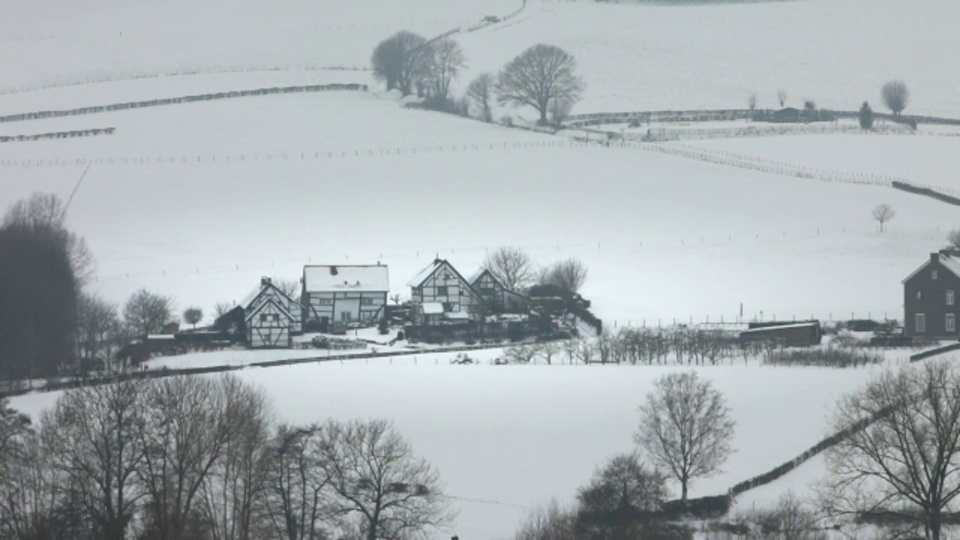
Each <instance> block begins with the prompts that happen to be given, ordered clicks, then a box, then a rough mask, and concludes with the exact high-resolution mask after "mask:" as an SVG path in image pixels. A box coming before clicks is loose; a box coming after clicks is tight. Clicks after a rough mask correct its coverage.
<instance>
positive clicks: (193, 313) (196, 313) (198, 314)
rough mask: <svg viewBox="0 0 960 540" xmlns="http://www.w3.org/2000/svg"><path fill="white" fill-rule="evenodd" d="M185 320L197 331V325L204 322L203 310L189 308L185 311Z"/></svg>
mask: <svg viewBox="0 0 960 540" xmlns="http://www.w3.org/2000/svg"><path fill="white" fill-rule="evenodd" d="M183 320H184V321H185V322H186V323H187V324H189V325H191V326H192V327H193V328H194V330H196V328H197V323H198V322H200V321H201V320H203V310H202V309H200V308H198V307H191V308H187V309H185V310H184V311H183Z"/></svg>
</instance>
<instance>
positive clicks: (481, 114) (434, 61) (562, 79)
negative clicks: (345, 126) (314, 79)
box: [370, 30, 585, 125]
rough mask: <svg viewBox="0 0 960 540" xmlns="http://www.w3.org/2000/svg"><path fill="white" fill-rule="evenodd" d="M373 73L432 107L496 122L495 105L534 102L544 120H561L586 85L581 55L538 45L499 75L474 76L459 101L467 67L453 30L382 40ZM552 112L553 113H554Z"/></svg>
mask: <svg viewBox="0 0 960 540" xmlns="http://www.w3.org/2000/svg"><path fill="white" fill-rule="evenodd" d="M370 62H371V65H372V68H373V75H374V77H375V78H376V79H377V80H378V81H381V82H383V83H384V84H385V85H386V87H387V90H388V91H389V90H394V89H396V90H399V91H400V93H401V94H402V95H404V96H408V95H411V94H413V93H416V94H417V96H418V97H420V98H424V104H425V105H426V106H427V107H430V108H433V109H437V110H444V111H447V112H456V113H459V114H463V115H469V114H470V113H471V109H473V112H474V115H475V116H476V117H478V118H480V119H482V120H484V121H486V122H491V121H493V112H492V108H491V107H492V105H493V103H494V101H496V102H497V103H499V104H500V105H509V106H515V107H526V106H529V107H532V108H534V109H535V110H536V111H537V113H538V114H539V119H538V124H540V125H546V124H548V123H550V122H551V121H552V122H553V123H555V124H556V123H560V122H561V121H562V120H563V118H564V117H566V115H567V114H568V113H569V112H570V109H571V108H572V107H573V105H574V104H575V103H576V102H577V101H579V99H580V97H581V96H582V94H583V91H584V89H585V85H584V83H583V80H582V79H581V78H580V77H578V76H577V75H576V74H575V71H576V66H577V63H576V60H575V59H574V57H573V56H572V55H570V54H569V53H568V52H566V51H564V50H563V49H561V48H560V47H557V46H554V45H547V44H542V43H541V44H537V45H534V46H532V47H530V48H528V49H527V50H525V51H523V52H522V53H520V55H518V56H517V57H516V58H514V59H513V60H511V61H510V62H509V63H508V64H507V65H506V66H504V68H503V69H502V70H501V71H500V72H499V73H497V74H496V75H494V74H492V73H482V74H480V75H478V76H477V77H476V78H475V79H473V80H472V81H471V82H470V84H469V86H468V87H467V91H466V94H465V95H464V96H463V97H462V98H460V99H459V100H456V101H455V100H454V99H452V98H451V97H450V85H451V83H452V82H453V81H454V80H455V79H456V78H457V76H458V75H459V73H460V71H461V70H462V69H464V68H465V67H467V58H466V55H465V54H464V53H463V49H462V48H461V47H460V45H459V44H458V43H457V42H456V41H455V40H453V39H452V38H451V37H449V35H445V36H441V37H438V38H436V39H432V40H428V39H426V38H424V37H423V36H421V35H418V34H415V33H413V32H409V31H406V30H404V31H401V32H398V33H396V34H394V35H393V36H391V37H389V38H387V39H385V40H383V41H381V42H380V43H379V44H378V45H377V46H376V47H375V48H374V50H373V54H372V56H371V59H370ZM548 115H549V118H548Z"/></svg>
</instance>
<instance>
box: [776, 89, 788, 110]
mask: <svg viewBox="0 0 960 540" xmlns="http://www.w3.org/2000/svg"><path fill="white" fill-rule="evenodd" d="M777 101H779V102H780V108H781V109H782V108H783V106H784V104H786V103H787V91H786V89H784V88H781V89H780V90H778V91H777Z"/></svg>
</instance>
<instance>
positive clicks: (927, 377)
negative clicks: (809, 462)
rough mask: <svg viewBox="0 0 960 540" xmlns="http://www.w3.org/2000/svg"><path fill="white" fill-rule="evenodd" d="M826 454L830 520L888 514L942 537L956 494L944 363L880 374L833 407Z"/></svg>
mask: <svg viewBox="0 0 960 540" xmlns="http://www.w3.org/2000/svg"><path fill="white" fill-rule="evenodd" d="M833 428H834V429H835V430H836V431H837V432H842V433H844V434H845V435H846V436H845V437H843V438H841V439H840V442H839V443H838V444H837V445H836V446H834V447H833V448H831V449H830V450H828V451H827V454H826V459H827V466H828V470H829V471H830V476H829V478H828V479H827V481H826V483H825V484H824V486H822V488H823V489H822V495H823V496H824V502H825V506H826V508H827V509H828V510H829V511H830V512H831V513H833V514H858V513H861V512H890V513H893V514H895V515H898V516H900V517H901V518H902V519H905V520H907V521H910V522H913V523H914V524H916V525H917V526H918V527H922V528H923V529H924V533H925V538H927V539H933V540H938V539H939V538H941V534H942V529H943V525H944V514H945V512H947V511H948V510H949V509H950V508H952V504H953V503H954V501H955V500H956V499H957V496H958V495H960V445H958V444H957V441H958V440H960V373H958V371H957V369H956V368H955V367H954V366H952V365H950V364H949V363H948V362H946V361H944V362H930V363H925V364H924V365H922V366H920V367H918V368H916V369H904V370H901V371H898V372H887V373H885V374H883V375H882V376H880V377H877V378H876V379H874V380H873V381H871V382H870V383H869V384H868V385H867V387H866V388H864V389H863V390H861V391H859V392H857V393H855V394H852V395H849V396H846V397H844V398H842V399H841V400H840V402H839V403H838V404H837V407H836V411H835V412H834V418H833Z"/></svg>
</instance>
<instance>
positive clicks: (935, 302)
mask: <svg viewBox="0 0 960 540" xmlns="http://www.w3.org/2000/svg"><path fill="white" fill-rule="evenodd" d="M958 292H960V252H957V251H950V250H943V251H939V252H937V253H931V254H930V259H929V260H928V261H927V262H926V263H924V265H923V266H921V267H920V268H918V269H917V270H916V271H914V272H913V273H912V274H910V275H909V276H907V278H906V279H904V280H903V329H904V333H905V334H906V335H908V336H913V337H929V338H935V339H957V338H958V337H960V332H958V330H957V315H958V314H960V308H958V307H957V293H958Z"/></svg>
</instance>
